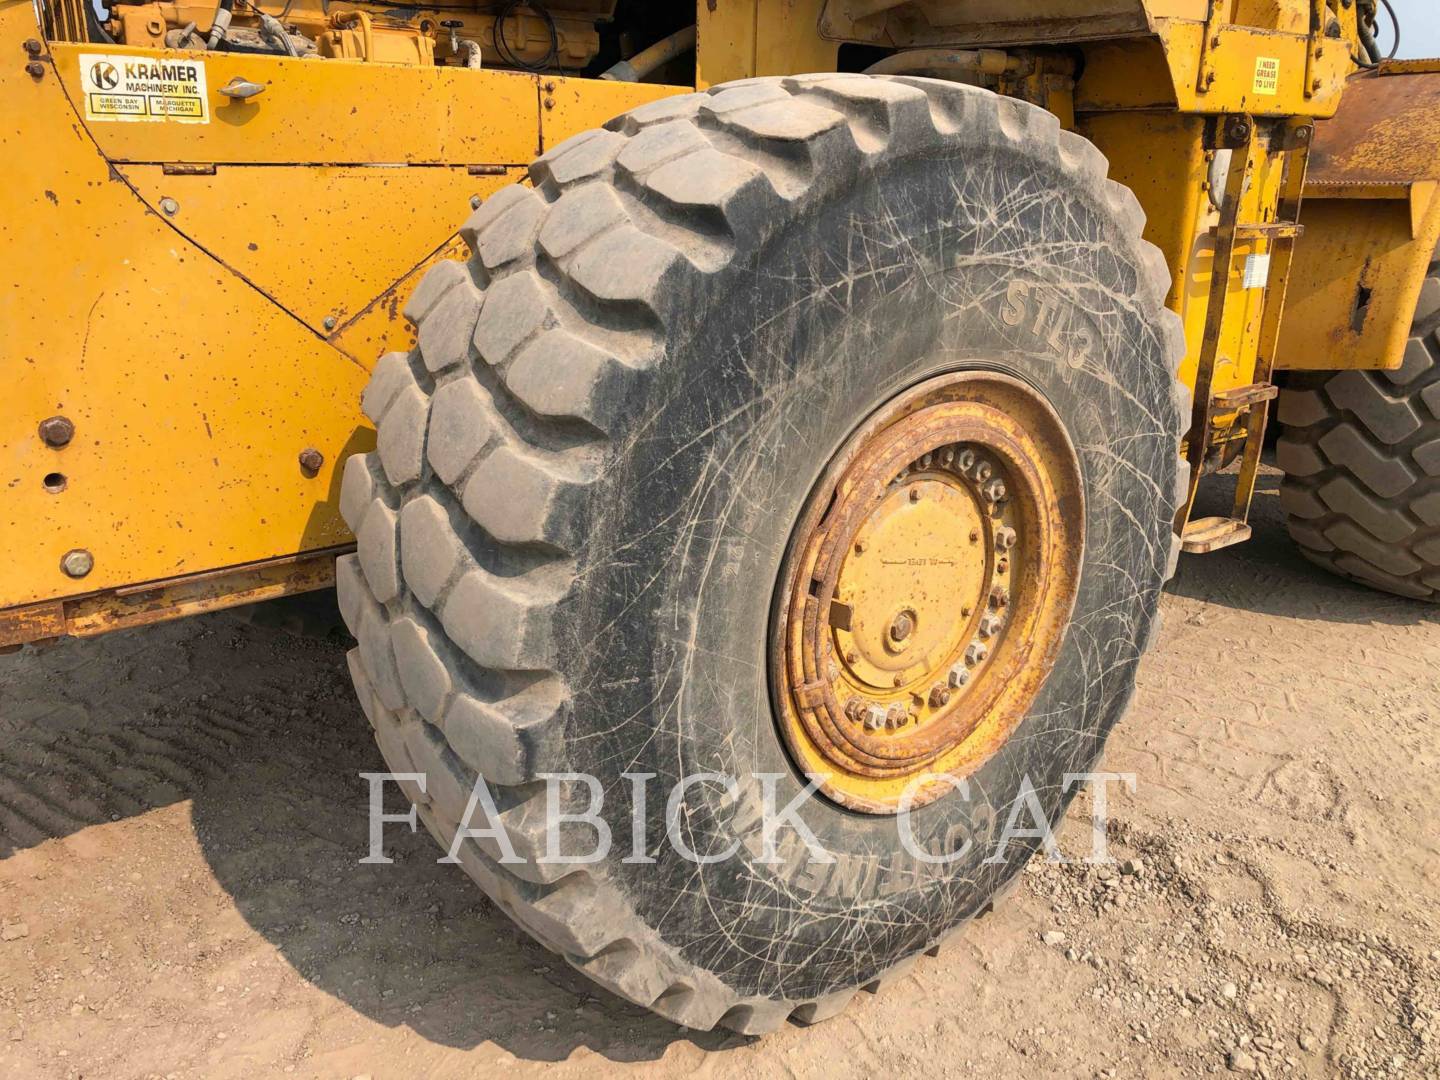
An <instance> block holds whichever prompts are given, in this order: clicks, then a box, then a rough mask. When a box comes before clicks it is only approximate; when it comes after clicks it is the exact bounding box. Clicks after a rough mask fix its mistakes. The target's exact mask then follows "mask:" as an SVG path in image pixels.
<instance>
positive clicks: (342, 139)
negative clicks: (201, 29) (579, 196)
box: [53, 44, 540, 165]
mask: <svg viewBox="0 0 1440 1080" xmlns="http://www.w3.org/2000/svg"><path fill="white" fill-rule="evenodd" d="M102 51H103V52H105V53H107V54H123V55H131V54H133V55H134V56H136V57H143V58H154V57H178V58H184V59H187V60H194V59H196V57H197V54H196V53H193V52H189V53H186V52H177V51H172V50H153V49H138V48H126V47H124V46H117V45H105V46H103V47H100V46H92V45H70V44H57V45H55V46H54V47H53V52H54V57H55V64H56V66H57V67H58V69H59V71H60V75H61V78H62V79H63V81H64V83H65V91H66V93H67V94H69V96H70V98H71V100H72V101H74V102H77V103H78V102H80V100H81V90H80V87H81V80H80V71H79V64H80V56H81V55H82V54H88V53H96V52H102ZM200 58H201V61H202V62H203V63H204V65H205V70H206V84H207V86H208V89H209V101H210V113H211V119H210V122H209V123H205V124H180V123H169V122H162V123H122V122H108V121H106V122H93V123H92V124H91V128H92V134H93V135H94V136H95V140H96V142H97V143H98V144H99V145H100V148H101V150H102V151H103V152H104V153H105V155H106V156H107V157H109V158H110V159H111V160H114V161H135V162H178V161H190V162H244V163H255V164H258V163H271V162H274V163H286V162H314V163H317V164H354V163H360V162H407V163H412V164H418V163H425V164H444V165H454V164H464V163H475V164H492V163H493V164H506V165H509V164H521V163H523V162H528V161H529V160H530V159H531V158H533V157H534V156H535V152H536V143H537V139H536V132H537V131H538V129H539V109H540V101H539V79H538V78H537V77H536V76H534V75H528V74H518V73H514V72H506V71H470V70H468V69H465V68H453V67H414V66H402V65H394V64H371V63H364V62H362V61H356V60H324V61H320V60H313V59H312V60H292V59H290V58H288V57H277V56H254V55H247V54H241V53H214V54H200ZM235 76H239V77H241V78H244V79H248V80H249V81H251V82H257V83H261V84H263V85H264V86H265V91H264V92H263V93H261V94H260V95H259V96H258V97H254V98H251V99H250V100H249V101H248V102H233V103H232V102H231V100H230V99H229V98H227V97H225V96H224V95H223V94H221V93H220V87H221V86H224V85H225V84H226V83H227V82H228V81H229V80H230V79H231V78H232V77H235Z"/></svg>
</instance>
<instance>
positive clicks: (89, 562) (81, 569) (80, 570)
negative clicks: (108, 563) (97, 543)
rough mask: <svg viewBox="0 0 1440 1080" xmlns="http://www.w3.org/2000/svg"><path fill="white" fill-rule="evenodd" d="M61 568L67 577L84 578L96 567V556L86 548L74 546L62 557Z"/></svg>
mask: <svg viewBox="0 0 1440 1080" xmlns="http://www.w3.org/2000/svg"><path fill="white" fill-rule="evenodd" d="M60 569H61V570H63V571H64V572H65V575H66V576H67V577H73V578H82V577H84V576H85V575H86V574H88V573H90V571H91V570H93V569H95V556H94V555H91V554H90V552H88V551H86V550H85V549H84V548H74V549H72V550H70V551H67V552H66V553H65V555H64V557H63V558H61V560H60Z"/></svg>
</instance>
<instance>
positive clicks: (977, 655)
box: [965, 641, 990, 667]
mask: <svg viewBox="0 0 1440 1080" xmlns="http://www.w3.org/2000/svg"><path fill="white" fill-rule="evenodd" d="M989 655H990V650H989V648H987V647H986V645H985V643H984V642H983V641H972V642H970V644H969V645H966V646H965V663H967V664H969V665H970V666H971V667H974V666H975V665H976V664H978V663H980V661H982V660H984V659H985V658H986V657H987V656H989Z"/></svg>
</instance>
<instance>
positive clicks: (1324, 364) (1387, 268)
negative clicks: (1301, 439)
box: [1280, 196, 1440, 371]
mask: <svg viewBox="0 0 1440 1080" xmlns="http://www.w3.org/2000/svg"><path fill="white" fill-rule="evenodd" d="M1425 207H1426V208H1425V210H1424V211H1423V213H1422V215H1421V217H1420V219H1419V228H1418V230H1417V229H1415V228H1414V224H1413V222H1412V215H1411V201H1410V200H1409V199H1327V198H1319V199H1317V198H1314V197H1313V196H1312V197H1311V198H1308V199H1306V201H1305V207H1304V209H1303V210H1302V211H1301V215H1300V220H1301V221H1303V222H1304V223H1305V235H1304V237H1302V238H1301V240H1300V243H1299V245H1298V246H1297V247H1296V250H1295V268H1294V270H1293V271H1292V274H1293V284H1292V285H1291V287H1290V304H1289V306H1288V307H1287V308H1286V311H1285V321H1284V323H1283V324H1281V330H1280V363H1281V365H1282V366H1283V367H1286V368H1291V369H1295V370H1318V371H1331V370H1338V369H1345V368H1363V369H1373V368H1393V367H1398V366H1399V365H1400V362H1401V361H1402V360H1403V359H1404V352H1405V341H1406V338H1408V337H1409V334H1410V323H1411V320H1412V318H1413V316H1414V312H1415V303H1416V300H1417V299H1418V298H1419V295H1420V287H1421V285H1422V284H1423V283H1424V281H1425V270H1426V267H1427V266H1428V264H1429V262H1430V259H1431V257H1432V256H1431V253H1432V252H1433V251H1435V248H1436V243H1437V241H1440V201H1437V200H1435V199H1433V198H1426V199H1425Z"/></svg>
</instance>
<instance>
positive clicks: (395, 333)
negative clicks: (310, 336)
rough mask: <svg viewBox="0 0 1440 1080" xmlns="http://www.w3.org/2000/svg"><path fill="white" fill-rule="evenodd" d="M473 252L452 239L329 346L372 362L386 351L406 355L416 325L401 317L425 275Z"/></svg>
mask: <svg viewBox="0 0 1440 1080" xmlns="http://www.w3.org/2000/svg"><path fill="white" fill-rule="evenodd" d="M469 257H470V249H469V248H468V247H467V246H466V245H465V241H464V240H461V239H460V237H458V236H454V237H451V238H450V239H449V240H448V241H446V243H445V244H443V245H442V246H441V247H440V248H439V249H438V250H436V251H435V252H434V253H432V254H431V255H429V256H428V257H427V258H425V259H424V260H423V261H421V262H420V263H418V264H417V265H416V266H415V268H414V269H413V270H411V271H410V273H408V274H406V275H405V277H403V278H401V279H400V280H399V281H397V282H396V283H395V284H394V285H393V286H391V287H390V288H389V289H387V290H385V292H384V293H382V294H381V295H380V296H378V297H376V298H375V299H374V300H373V301H371V303H370V304H369V305H367V306H366V308H365V309H364V310H363V311H361V312H359V313H358V314H356V315H355V316H354V318H352V319H351V320H350V321H349V322H348V323H345V324H343V325H341V326H340V327H338V328H337V329H336V330H335V332H334V333H333V334H331V335H330V343H331V344H332V345H334V346H335V347H336V348H337V349H341V350H343V351H344V352H345V353H346V355H348V356H353V357H357V358H359V359H362V360H364V361H365V363H367V364H368V363H370V362H371V361H372V360H374V359H375V358H376V357H379V356H383V355H384V354H385V353H387V352H406V351H408V350H409V349H412V348H414V346H415V325H414V323H412V322H410V321H409V320H408V319H406V318H405V316H404V315H403V314H402V312H403V311H404V308H405V301H406V300H408V299H409V298H410V293H411V291H412V290H413V289H414V288H415V286H416V285H418V284H420V279H421V278H423V277H424V276H425V272H426V271H427V270H429V269H430V267H432V266H434V265H435V264H436V263H437V262H440V261H441V260H442V259H461V260H464V259H468V258H469Z"/></svg>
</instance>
